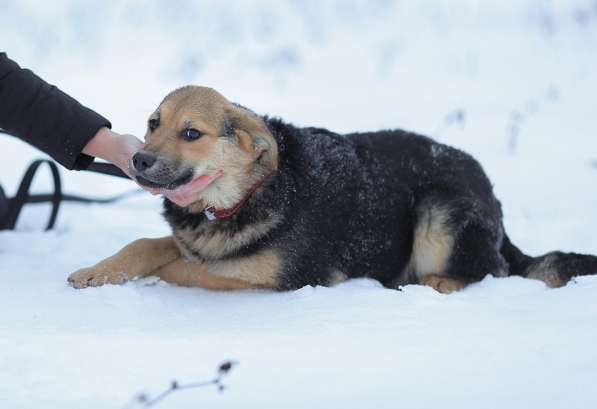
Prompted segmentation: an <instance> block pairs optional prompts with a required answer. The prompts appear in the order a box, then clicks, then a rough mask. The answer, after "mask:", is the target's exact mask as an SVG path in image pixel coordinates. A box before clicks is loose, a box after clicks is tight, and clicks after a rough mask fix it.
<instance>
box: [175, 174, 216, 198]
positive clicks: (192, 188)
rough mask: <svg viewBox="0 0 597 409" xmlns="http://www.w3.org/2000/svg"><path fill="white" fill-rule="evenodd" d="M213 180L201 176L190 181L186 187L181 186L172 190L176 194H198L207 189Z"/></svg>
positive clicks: (209, 177)
mask: <svg viewBox="0 0 597 409" xmlns="http://www.w3.org/2000/svg"><path fill="white" fill-rule="evenodd" d="M213 180H214V178H213V177H211V176H207V175H203V176H199V177H198V178H196V179H193V180H191V181H190V182H189V183H187V184H186V185H182V186H180V187H177V188H176V189H174V191H175V192H176V193H180V194H183V195H184V194H186V193H190V192H200V191H202V190H203V189H205V188H206V187H207V185H209V184H210V183H211V182H213Z"/></svg>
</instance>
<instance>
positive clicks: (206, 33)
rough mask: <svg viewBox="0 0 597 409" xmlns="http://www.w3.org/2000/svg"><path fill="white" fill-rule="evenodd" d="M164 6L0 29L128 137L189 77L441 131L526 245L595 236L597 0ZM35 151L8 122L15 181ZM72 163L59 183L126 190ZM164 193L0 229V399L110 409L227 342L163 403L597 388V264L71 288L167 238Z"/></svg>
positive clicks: (589, 400)
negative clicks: (316, 280)
mask: <svg viewBox="0 0 597 409" xmlns="http://www.w3.org/2000/svg"><path fill="white" fill-rule="evenodd" d="M196 3H197V4H196ZM169 4H170V3H167V2H161V3H158V2H155V3H152V4H149V2H137V1H127V2H115V1H111V2H110V1H108V2H102V4H101V5H100V4H99V3H98V4H97V5H91V3H85V2H75V1H72V2H68V1H66V2H64V1H63V2H34V1H21V0H19V1H3V2H2V6H1V7H2V12H1V13H0V38H2V40H3V41H2V47H4V48H5V49H6V51H7V52H8V54H9V56H11V57H13V58H14V59H16V60H18V61H20V62H21V64H22V65H24V66H27V67H30V68H32V69H34V70H35V71H36V72H38V73H39V74H40V75H42V76H43V77H45V78H46V79H48V80H49V81H51V82H53V83H55V84H57V85H59V86H61V87H62V88H63V89H65V90H66V91H68V92H70V93H72V94H73V95H74V96H76V97H77V98H79V99H80V100H81V101H83V102H84V103H86V104H88V105H89V106H92V107H93V108H95V109H96V110H98V111H99V112H101V113H103V114H104V115H106V116H108V117H109V118H111V119H112V121H113V124H114V127H115V129H116V130H119V131H122V132H130V133H135V134H138V135H141V134H142V133H143V130H144V124H145V121H146V117H147V115H148V114H149V113H150V112H151V110H152V109H153V108H154V107H155V105H156V104H157V103H159V101H160V100H161V98H162V97H163V96H164V94H165V93H166V92H167V91H169V90H171V89H172V88H175V87H177V86H179V85H183V84H186V83H197V84H205V85H211V86H213V87H215V88H217V89H219V90H220V91H222V92H223V93H224V95H226V96H227V97H229V98H230V99H232V100H235V101H238V102H241V103H243V104H244V105H246V106H249V107H251V108H253V109H255V110H256V111H258V112H261V113H270V114H275V115H280V116H282V117H284V118H285V119H287V120H290V121H292V122H295V123H297V124H300V125H318V126H325V127H329V128H332V129H335V130H339V131H352V130H364V129H378V128H383V127H403V128H407V129H411V130H415V131H418V132H422V133H426V134H430V135H433V136H435V137H437V138H438V139H440V140H441V141H444V142H447V143H450V144H453V145H456V146H459V147H462V148H464V149H466V150H467V151H468V152H470V153H472V154H474V155H475V156H476V157H477V158H479V159H480V160H481V162H482V163H483V165H484V166H485V168H486V170H487V172H488V173H489V174H490V176H491V178H492V179H493V181H494V183H495V189H496V192H497V194H498V196H499V197H500V198H501V199H502V202H503V204H504V208H505V214H506V226H507V229H508V231H509V233H510V236H511V238H512V239H513V241H514V242H515V243H517V244H518V245H519V246H520V247H521V248H523V249H525V250H526V251H527V252H529V253H531V254H541V253H544V252H546V251H549V250H552V249H563V250H568V251H571V250H575V251H582V252H587V253H597V235H596V234H595V231H597V213H596V211H595V209H597V189H595V187H596V180H597V116H596V115H595V106H596V102H597V101H596V99H595V94H596V91H597V52H595V50H597V3H596V2H595V1H593V0H587V1H582V0H570V1H563V0H562V1H551V2H549V1H540V0H537V1H533V0H527V1H523V0H513V1H508V2H498V1H495V2H488V1H484V2H481V1H479V2H476V1H472V0H449V1H448V0H443V1H420V2H398V3H394V2H391V1H375V2H365V1H362V2H360V1H334V2H323V3H320V2H299V1H296V2H290V3H282V2H278V1H273V0H272V1H270V2H259V3H254V2H230V3H228V4H222V2H219V1H215V0H214V1H210V2H200V3H199V2H187V3H185V4H184V5H183V4H179V3H178V2H172V3H171V4H172V5H169ZM174 4H176V6H174ZM458 111H460V112H462V113H463V116H464V121H463V123H456V122H457V121H456V122H455V121H452V120H451V118H454V117H456V116H457V115H455V114H454V113H455V112H458ZM513 129H514V130H513ZM516 129H518V133H516V131H515V130H516ZM38 156H40V154H39V153H38V152H36V151H34V150H33V149H31V148H29V147H27V146H25V145H23V144H21V143H20V142H17V141H15V140H9V139H7V138H2V139H1V140H0V180H1V182H2V184H3V185H4V186H5V188H6V189H7V190H8V192H9V193H10V194H13V193H14V190H15V188H16V183H17V178H20V176H21V173H22V172H23V170H24V168H25V166H26V164H27V163H28V162H29V161H30V160H31V159H32V158H35V157H38ZM63 175H64V176H65V179H66V182H65V184H66V190H68V191H69V192H76V193H81V194H87V195H98V196H101V195H109V194H113V193H118V192H122V191H126V190H127V189H130V188H132V187H133V185H132V183H127V182H124V181H118V180H114V179H111V178H104V177H101V176H95V175H88V174H85V173H78V174H75V173H67V172H63ZM47 182H48V179H47V178H45V177H40V178H39V180H37V181H36V188H37V190H38V191H43V190H44V189H47V186H48V185H47ZM159 212H160V203H159V200H158V199H157V198H153V197H150V196H149V195H141V196H136V197H134V198H131V199H128V200H126V201H124V202H122V203H120V204H118V205H113V206H108V207H102V206H79V205H67V206H65V207H64V208H63V210H62V212H61V215H60V218H59V226H58V229H57V230H56V231H54V232H51V233H43V232H41V230H42V228H43V223H44V219H45V217H46V213H47V208H45V207H44V206H33V207H30V208H28V209H27V211H26V212H25V214H24V217H23V219H22V220H21V222H20V223H19V228H18V231H17V232H10V233H7V232H3V233H0V277H2V284H1V285H0V405H1V407H3V408H38V407H42V406H43V407H46V408H89V409H94V408H121V407H123V406H124V405H125V404H126V403H127V402H128V401H129V400H130V398H131V397H132V396H133V395H135V394H136V393H138V392H141V391H145V392H147V393H148V394H150V395H153V394H155V393H158V392H159V391H161V390H162V389H163V388H164V387H165V386H167V384H168V382H169V381H170V380H172V379H178V380H179V381H181V382H185V381H194V380H202V379H208V378H210V377H211V376H212V375H213V372H214V370H215V368H216V367H217V365H218V364H219V363H220V362H221V361H223V360H226V359H234V360H236V361H238V362H239V365H238V366H237V367H236V368H234V370H233V371H232V372H231V374H230V376H229V377H228V378H227V379H226V384H227V385H228V386H229V388H228V389H227V390H226V391H225V392H224V393H223V394H218V393H217V392H216V391H215V390H196V391H187V392H181V393H180V394H177V395H173V396H172V397H170V398H169V399H168V400H165V401H163V402H161V403H160V404H159V405H158V406H157V407H163V408H196V407H209V408H217V407H221V408H233V407H261V408H262V407H280V406H283V407H296V408H302V407H308V406H311V407H341V408H349V407H354V408H361V407H378V408H401V407H408V408H433V407H440V406H441V407H444V408H459V409H462V408H469V407H470V408H479V407H482V408H530V407H537V408H591V407H596V406H597V394H596V393H595V390H594V381H595V379H597V352H596V351H597V349H596V345H597V277H584V278H581V279H578V280H576V282H574V283H571V284H570V285H568V286H567V287H565V288H561V289H557V290H549V289H546V288H545V287H544V285H543V284H541V283H539V282H534V281H529V280H523V279H520V278H507V279H493V278H487V279H485V280H484V281H482V282H481V283H479V284H476V285H473V286H471V287H469V288H468V289H466V290H464V291H461V292H459V293H456V294H453V295H449V296H444V295H440V294H438V293H435V292H434V291H433V290H431V289H430V288H425V287H419V286H408V287H406V288H404V290H403V291H402V292H396V291H390V290H386V289H383V288H382V287H380V286H379V285H378V284H377V283H376V282H374V281H370V280H356V281H352V282H347V283H344V284H342V285H340V286H338V287H335V288H321V287H317V288H310V287H306V288H303V289H301V290H298V291H295V292H289V293H271V292H264V291H250V292H236V293H218V292H210V291H206V290H201V289H187V288H178V287H175V286H171V285H167V284H165V283H162V282H157V283H156V281H155V280H152V279H146V280H142V281H139V282H134V283H129V284H127V285H125V286H106V287H102V288H96V289H86V290H82V291H75V290H73V289H72V288H70V287H68V286H67V285H66V281H65V280H66V277H67V275H68V274H69V273H70V272H72V271H74V270H76V269H78V268H80V267H82V266H86V265H89V264H92V263H94V262H96V261H98V260H99V259H101V258H103V257H105V256H108V255H110V254H112V253H113V252H115V251H117V250H118V249H119V248H120V247H122V246H123V245H125V244H126V243H128V242H130V241H132V240H134V239H136V238H139V237H144V236H147V237H155V236H159V235H164V234H167V233H168V229H167V226H166V225H165V223H164V222H163V221H162V220H161V218H160V215H159Z"/></svg>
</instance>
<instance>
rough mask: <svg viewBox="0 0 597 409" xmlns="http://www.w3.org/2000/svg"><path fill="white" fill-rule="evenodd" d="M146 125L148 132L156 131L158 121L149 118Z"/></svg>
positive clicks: (158, 124)
mask: <svg viewBox="0 0 597 409" xmlns="http://www.w3.org/2000/svg"><path fill="white" fill-rule="evenodd" d="M147 125H148V126H149V130H150V131H152V132H153V131H155V130H156V129H158V126H160V120H159V119H156V118H151V119H150V120H149V121H148V122H147Z"/></svg>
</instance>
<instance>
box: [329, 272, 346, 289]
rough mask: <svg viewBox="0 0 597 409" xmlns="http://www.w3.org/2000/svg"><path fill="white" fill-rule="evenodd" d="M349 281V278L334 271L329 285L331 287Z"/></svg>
mask: <svg viewBox="0 0 597 409" xmlns="http://www.w3.org/2000/svg"><path fill="white" fill-rule="evenodd" d="M346 280H348V276H347V275H346V274H344V273H343V272H341V271H334V272H333V273H332V276H331V278H330V281H329V283H328V285H329V286H335V285H338V284H340V283H343V282H344V281H346Z"/></svg>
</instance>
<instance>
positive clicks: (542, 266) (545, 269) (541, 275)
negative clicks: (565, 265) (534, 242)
mask: <svg viewBox="0 0 597 409" xmlns="http://www.w3.org/2000/svg"><path fill="white" fill-rule="evenodd" d="M554 260H555V257H553V256H546V257H545V259H544V260H542V261H541V262H540V263H537V264H534V265H531V267H530V271H528V272H527V275H526V276H527V278H531V279H533V280H539V281H543V282H544V283H545V284H547V286H548V287H550V288H559V287H563V286H565V285H566V282H565V281H564V280H562V277H561V276H560V274H559V273H558V271H557V269H556V268H555V267H554Z"/></svg>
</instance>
